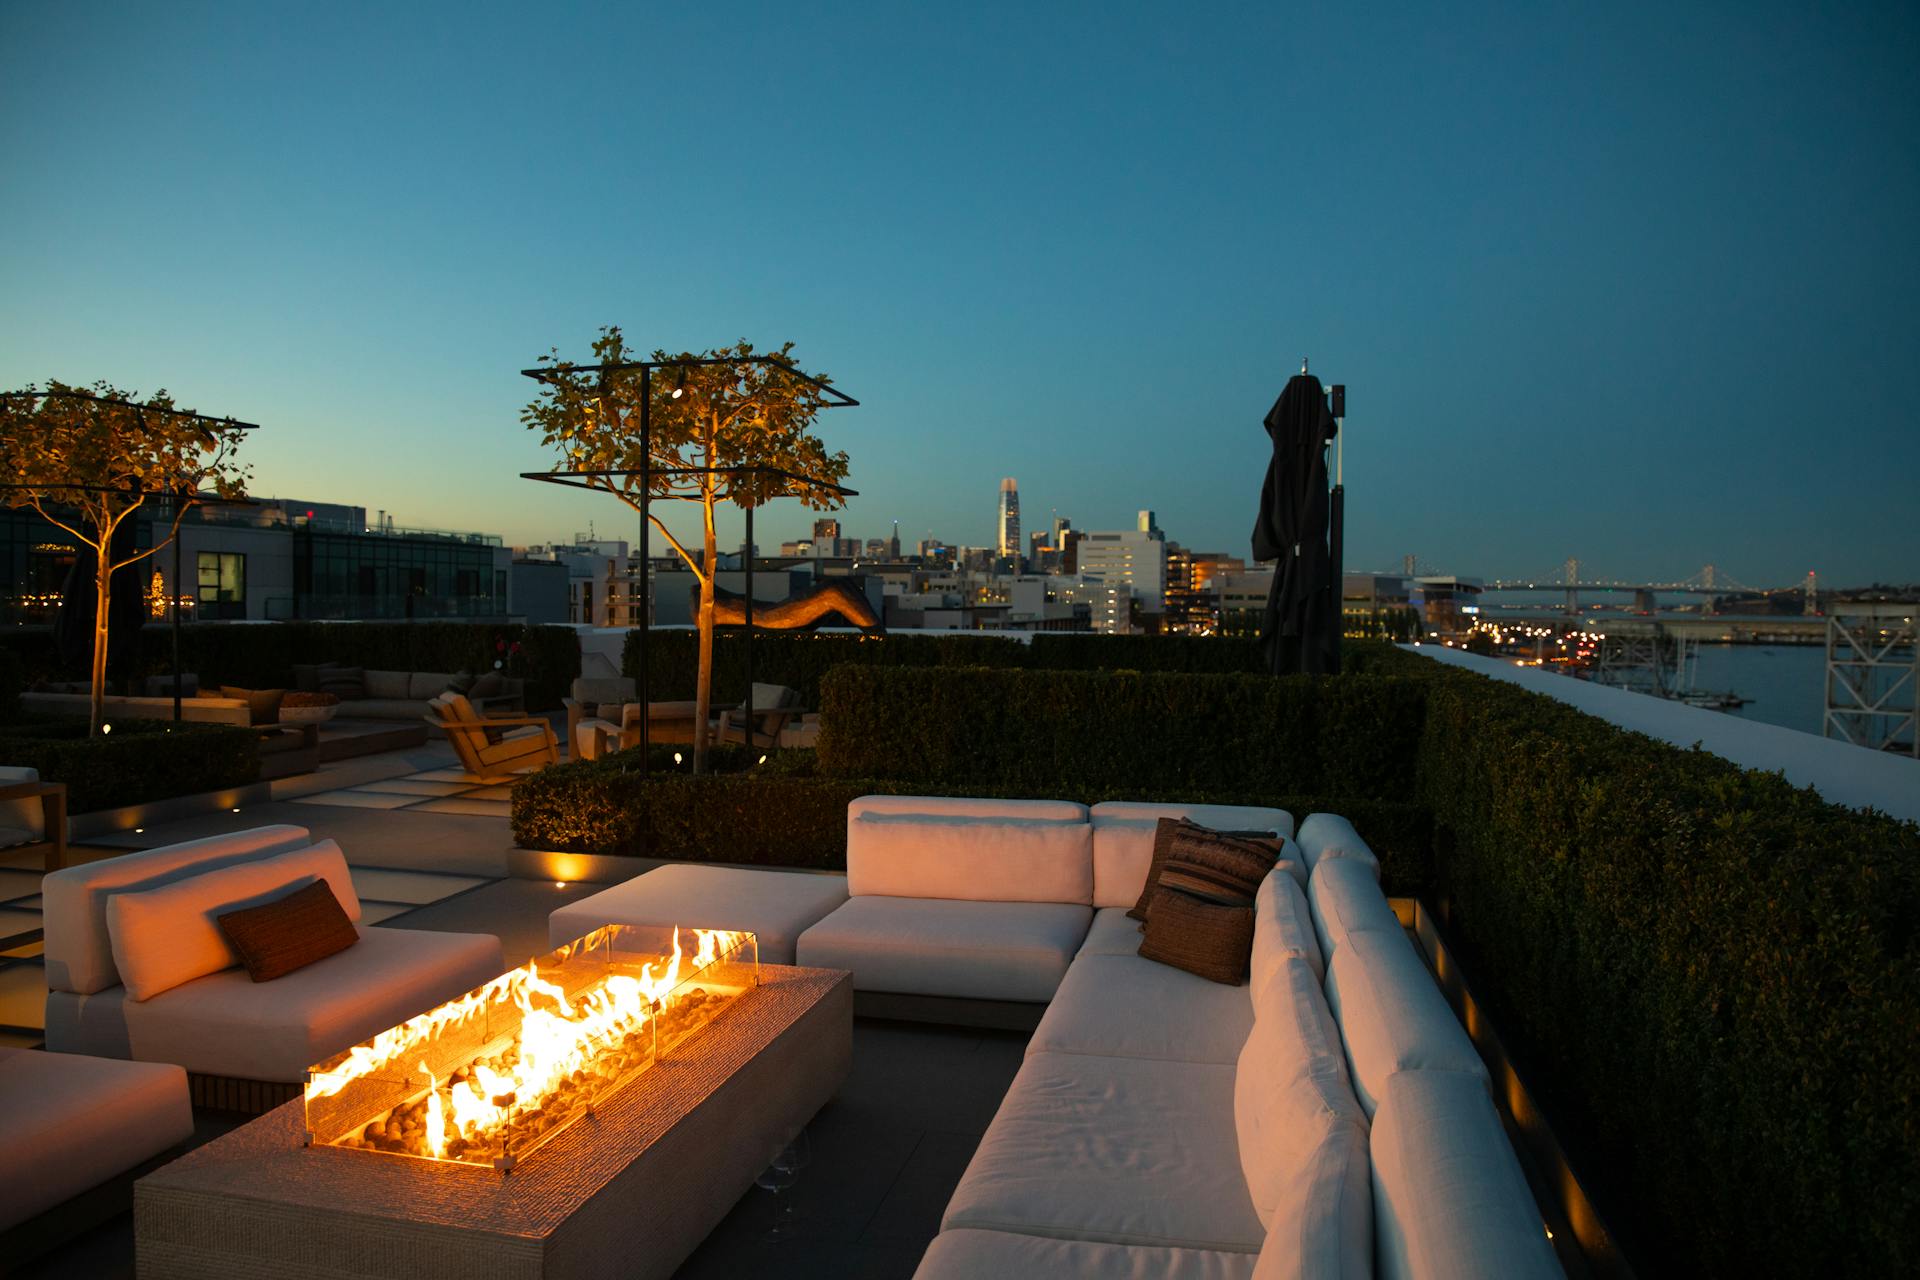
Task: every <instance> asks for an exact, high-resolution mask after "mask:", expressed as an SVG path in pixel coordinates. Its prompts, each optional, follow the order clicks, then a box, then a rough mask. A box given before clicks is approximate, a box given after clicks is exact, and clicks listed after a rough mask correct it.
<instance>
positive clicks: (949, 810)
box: [847, 796, 1131, 905]
mask: <svg viewBox="0 0 1920 1280" xmlns="http://www.w3.org/2000/svg"><path fill="white" fill-rule="evenodd" d="M864 813H917V814H935V815H944V816H946V817H952V818H1019V819H1022V820H1024V821H1027V822H1085V821H1086V820H1087V806H1085V805H1083V804H1079V803H1077V802H1075V801H1072V800H994V799H988V798H986V797H981V796H860V797H858V798H857V799H855V800H854V801H853V802H852V803H850V804H848V805H847V821H849V822H851V821H853V820H854V819H855V818H857V817H859V816H860V815H861V814H864ZM1129 905H1131V904H1129Z"/></svg>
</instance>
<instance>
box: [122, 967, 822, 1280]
mask: <svg viewBox="0 0 1920 1280" xmlns="http://www.w3.org/2000/svg"><path fill="white" fill-rule="evenodd" d="M852 1055H853V988H852V985H851V980H850V975H848V974H846V973H845V972H842V971H840V970H835V969H803V968H794V967H790V966H784V965H762V966H760V982H759V985H758V986H756V987H754V988H752V989H751V990H749V991H748V992H747V993H746V994H745V995H743V996H742V997H741V998H740V999H739V1000H737V1001H736V1002H735V1003H734V1004H733V1005H731V1006H730V1007H728V1008H727V1009H726V1010H725V1011H723V1012H722V1013H721V1014H720V1016H718V1017H717V1018H715V1019H714V1021H712V1022H711V1023H709V1024H707V1025H706V1026H705V1027H704V1028H703V1029H702V1030H701V1031H700V1032H699V1033H698V1035H696V1036H694V1037H693V1038H690V1039H689V1040H687V1041H686V1042H684V1043H683V1044H682V1045H681V1046H679V1047H678V1048H676V1049H675V1050H674V1051H673V1052H672V1053H671V1054H669V1055H668V1056H666V1057H665V1058H663V1059H661V1060H660V1061H659V1062H657V1063H655V1064H654V1065H653V1066H651V1067H649V1068H648V1069H647V1070H646V1071H645V1072H644V1073H643V1074H642V1075H641V1076H639V1077H638V1078H636V1079H635V1080H634V1081H633V1082H631V1083H629V1084H628V1085H626V1086H624V1087H623V1088H622V1089H620V1090H619V1091H618V1092H617V1093H615V1094H614V1095H613V1096H612V1097H610V1098H608V1099H607V1100H606V1103H605V1105H603V1106H601V1107H600V1108H598V1109H597V1110H596V1112H595V1114H594V1115H592V1116H590V1117H587V1118H585V1119H583V1120H581V1121H579V1122H577V1123H575V1124H573V1125H571V1126H569V1127H568V1128H567V1129H565V1130H564V1131H563V1132H561V1133H559V1134H558V1135H556V1136H555V1137H554V1138H553V1139H552V1140H551V1141H550V1142H548V1143H547V1144H546V1145H544V1146H543V1147H541V1148H540V1149H539V1150H538V1151H537V1152H535V1153H534V1154H533V1156H531V1157H530V1158H529V1159H528V1160H527V1161H526V1162H525V1163H524V1164H522V1165H520V1166H518V1167H516V1168H515V1169H514V1170H513V1171H512V1172H511V1173H500V1172H497V1171H495V1170H493V1169H490V1168H485V1167H481V1166H475V1165H459V1164H449V1163H443V1162H438V1161H428V1160H417V1159H411V1158H407V1157H404V1156H387V1155H382V1154H379V1153H374V1152H366V1151H349V1150H343V1149H340V1148H337V1147H327V1146H313V1147H309V1146H307V1145H306V1144H305V1141H304V1139H305V1119H304V1113H303V1110H302V1106H301V1103H300V1101H299V1100H297V1099H296V1100H295V1101H293V1102H290V1103H288V1104H286V1105H285V1106H283V1107H280V1108H279V1109H277V1110H275V1111H272V1112H269V1113H268V1114H266V1115H264V1116H261V1117H260V1118H259V1119H258V1120H255V1121H253V1122H252V1123H251V1124H248V1125H245V1126H243V1127H242V1128H239V1129H236V1130H235V1131H233V1132H232V1133H230V1134H227V1135H226V1136H225V1137H222V1138H218V1139H216V1140H215V1141H213V1142H210V1143H208V1144H207V1145H205V1146H203V1147H200V1148H199V1149H197V1150H195V1151H192V1152H190V1153H188V1154H187V1155H185V1156H183V1157H181V1158H180V1159H179V1160H176V1161H174V1162H173V1163H172V1164H169V1165H167V1166H166V1167H164V1168H162V1169H160V1170H158V1171H157V1172H155V1173H152V1174H149V1175H148V1176H147V1177H145V1178H142V1179H141V1180H140V1181H139V1182H138V1183H136V1184H135V1187H134V1235H135V1242H136V1247H137V1249H138V1269H139V1274H140V1275H141V1276H143V1277H176V1276H177V1277H194V1278H195V1280H198V1278H199V1277H204V1276H210V1275H220V1276H249V1275H259V1276H272V1277H276V1278H278V1277H287V1278H288V1280H295V1278H299V1277H314V1278H316V1280H318V1278H319V1277H327V1278H329V1280H337V1278H338V1277H349V1276H380V1277H428V1278H431V1277H446V1278H447V1280H474V1278H475V1277H487V1278H488V1280H521V1278H522V1277H527V1278H529V1280H531V1278H533V1277H540V1278H542V1280H546V1278H549V1277H573V1276H580V1277H593V1278H594V1280H604V1277H607V1276H668V1275H671V1274H672V1273H673V1270H674V1269H675V1268H676V1267H677V1266H679V1265H680V1263H681V1262H682V1261H684V1260H685V1259H686V1257H687V1256H688V1255H689V1254H690V1253H692V1252H693V1250H694V1249H695V1248H696V1247H698V1245H699V1244H700V1242H701V1241H702V1240H704V1239H705V1238H706V1236H707V1234H708V1233H709V1232H711V1231H712V1230H713V1228H714V1227H715V1226H716V1225H717V1224H718V1223H719V1222H720V1220H721V1219H722V1218H723V1217H725V1216H726V1214H727V1211H728V1210H729V1209H731V1208H732V1207H733V1205H734V1203H735V1202H736V1201H738V1200H739V1198H740V1197H741V1196H742V1195H743V1194H745V1192H746V1191H747V1189H748V1188H749V1187H751V1186H752V1185H753V1180H754V1176H755V1175H756V1174H758V1173H759V1172H760V1170H761V1169H762V1168H764V1167H765V1166H766V1164H767V1162H768V1160H769V1159H770V1158H771V1156H772V1155H773V1153H774V1152H775V1151H777V1150H778V1149H779V1148H780V1147H781V1146H782V1145H783V1144H784V1143H786V1142H787V1141H788V1140H790V1139H791V1138H792V1136H793V1135H794V1134H795V1133H796V1132H798V1131H799V1129H800V1128H801V1126H802V1125H804V1124H805V1123H806V1122H807V1121H808V1120H810V1119H812V1117H813V1115H814V1113H815V1112H817V1111H818V1110H819V1109H820V1108H821V1107H822V1106H823V1105H824V1104H825V1103H826V1101H827V1100H828V1099H829V1098H830V1097H832V1096H833V1093H834V1091H835V1090H836V1089H838V1088H839V1086H840V1084H841V1083H842V1082H843V1081H844V1080H845V1079H846V1076H847V1071H848V1067H849V1065H850V1063H851V1060H852Z"/></svg>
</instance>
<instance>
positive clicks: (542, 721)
mask: <svg viewBox="0 0 1920 1280" xmlns="http://www.w3.org/2000/svg"><path fill="white" fill-rule="evenodd" d="M466 723H468V724H472V725H475V726H478V727H479V728H482V729H500V728H505V727H506V726H508V725H522V724H537V725H544V726H545V727H547V728H549V729H551V728H553V721H551V720H549V719H547V718H546V717H545V716H481V717H480V718H479V719H478V720H469V721H467V722H466Z"/></svg>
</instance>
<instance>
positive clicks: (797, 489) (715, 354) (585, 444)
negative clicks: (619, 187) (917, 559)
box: [520, 328, 847, 772]
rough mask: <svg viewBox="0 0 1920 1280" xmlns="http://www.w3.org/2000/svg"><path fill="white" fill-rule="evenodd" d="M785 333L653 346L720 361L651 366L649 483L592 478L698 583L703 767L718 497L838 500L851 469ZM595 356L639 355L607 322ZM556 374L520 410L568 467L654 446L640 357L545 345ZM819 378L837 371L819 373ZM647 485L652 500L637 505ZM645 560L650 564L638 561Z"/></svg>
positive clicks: (616, 465) (615, 459) (818, 507)
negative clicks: (640, 519)
mask: <svg viewBox="0 0 1920 1280" xmlns="http://www.w3.org/2000/svg"><path fill="white" fill-rule="evenodd" d="M792 350H793V344H792V343H790V342H789V343H787V344H786V345H784V346H782V347H781V348H780V349H779V350H777V351H769V352H766V353H764V357H771V358H772V363H759V362H757V361H759V360H761V359H763V358H764V357H763V356H761V355H760V354H759V353H756V352H755V351H754V349H753V346H752V344H751V343H748V342H745V341H741V342H739V343H737V344H735V345H733V346H731V347H722V348H719V349H717V350H714V351H709V352H705V353H703V354H696V353H694V352H690V351H683V352H681V353H679V354H678V355H671V354H669V353H667V352H665V351H655V352H654V353H653V355H652V356H650V357H647V358H648V359H650V360H652V361H653V362H654V363H656V364H663V365H666V364H671V362H673V361H692V360H706V359H715V360H719V361H721V363H717V364H681V365H674V366H673V367H668V368H660V369H655V370H654V373H653V378H652V404H651V405H650V406H649V409H648V425H649V434H650V435H651V466H652V467H653V468H654V469H655V474H654V475H653V478H652V483H651V485H650V486H649V485H645V484H644V483H643V481H642V479H641V477H640V476H639V475H637V474H628V475H618V476H592V477H588V478H587V479H586V481H585V482H586V483H587V484H588V485H590V486H591V487H593V488H596V489H603V490H605V491H606V492H608V493H611V494H612V495H613V496H615V497H617V498H619V499H620V500H621V501H622V502H625V503H626V504H627V505H628V506H629V507H632V508H633V509H634V510H635V511H644V513H645V514H646V515H647V517H648V518H649V520H650V521H651V522H652V525H653V527H654V528H655V529H657V530H659V531H660V534H661V536H662V537H664V538H665V539H666V540H667V545H669V546H670V547H672V548H673V550H674V552H675V554H677V555H678V556H679V557H680V559H681V560H682V561H684V562H685V564H686V566H687V568H688V570H689V571H690V572H691V573H692V574H693V575H694V579H695V580H696V581H697V582H698V583H699V584H700V608H699V614H698V620H699V626H700V661H699V669H698V676H697V683H696V685H695V695H694V696H695V704H696V705H695V713H694V745H693V759H694V770H695V771H696V772H704V771H705V769H706V757H707V734H708V729H707V720H708V716H709V714H710V712H711V703H712V683H713V625H714V617H713V607H714V576H713V570H714V567H715V565H716V564H717V562H718V557H717V552H718V548H717V546H716V544H715V539H714V525H713V520H714V509H715V508H716V507H717V506H718V505H719V504H720V503H722V502H731V503H732V504H733V505H735V506H737V507H741V508H745V507H749V506H759V505H762V504H764V503H766V502H767V501H769V500H770V499H772V498H775V497H788V498H798V499H799V500H800V501H801V502H802V503H804V504H805V505H806V506H808V507H810V508H812V509H813V510H815V511H831V510H834V509H835V508H837V507H839V506H841V505H842V504H843V503H842V499H841V497H840V495H839V494H838V493H836V492H835V491H834V490H833V489H832V488H831V487H830V486H833V485H835V484H838V483H839V482H840V481H841V480H842V479H844V478H845V476H846V474H847V455H846V454H844V453H828V452H827V448H826V446H825V445H824V444H822V443H821V441H820V440H819V438H818V437H816V436H814V435H813V434H812V427H813V420H814V417H815V416H816V415H817V414H818V413H819V412H820V410H822V409H823V408H826V407H827V405H828V403H829V400H828V397H827V395H826V393H825V392H824V391H823V390H822V389H821V387H820V386H817V385H815V384H814V383H812V382H809V381H807V380H806V379H804V378H799V377H794V376H792V375H791V374H790V373H789V372H788V370H789V369H791V368H793V367H794V366H793V363H792V360H791V357H790V354H789V353H790V352H791V351H792ZM593 355H594V359H593V362H592V363H595V364H618V363H622V362H626V361H632V360H635V359H636V358H638V357H637V356H636V354H635V353H634V352H633V351H632V350H630V349H629V348H628V347H627V345H626V342H625V340H624V339H623V338H622V337H621V334H620V330H619V329H618V328H605V329H602V330H601V331H600V337H599V338H598V339H597V340H595V342H594V344H593ZM540 360H541V363H542V364H544V365H547V366H548V368H549V370H550V372H549V374H548V378H549V381H547V382H544V383H543V384H542V387H541V391H540V394H539V396H538V397H537V398H536V399H535V400H534V401H533V402H532V403H531V404H529V405H528V406H527V407H526V409H525V410H524V411H523V412H522V413H521V415H520V416H521V420H522V421H523V422H525V423H526V425H527V426H528V427H529V428H530V429H532V430H534V431H537V432H539V433H540V441H541V443H542V444H546V445H551V446H553V447H555V448H557V449H558V450H559V452H560V455H561V459H562V463H561V465H562V468H563V469H565V470H567V471H575V472H579V471H588V472H592V471H628V472H637V471H638V470H639V469H640V467H641V466H642V464H643V460H644V459H645V458H646V457H647V446H646V445H645V444H644V443H643V441H642V436H641V429H640V428H641V422H640V398H641V396H642V395H643V394H644V393H643V391H642V386H643V380H642V376H641V372H640V371H639V370H637V369H635V370H627V371H621V372H614V373H609V374H605V375H603V374H601V373H599V372H596V371H592V370H583V369H580V368H578V367H577V366H576V365H574V364H573V363H571V362H568V361H564V360H561V359H560V358H559V356H558V354H557V353H554V354H550V355H546V356H542V357H541V358H540ZM812 376H814V377H816V378H818V379H819V381H820V382H821V383H827V382H830V381H831V379H828V378H825V377H822V376H820V375H818V374H815V375H812ZM750 467H767V468H775V469H778V470H780V471H784V472H788V473H791V475H792V476H797V477H799V478H798V479H790V478H787V477H783V476H770V475H764V474H762V475H755V474H751V473H743V472H742V471H741V469H742V468H750ZM643 494H644V495H645V496H646V497H647V498H648V500H649V501H648V506H647V507H644V508H643V506H642V497H643ZM661 502H692V503H696V504H698V505H699V507H700V513H701V531H702V545H701V547H700V548H699V549H698V550H693V549H689V548H688V547H687V546H686V545H685V544H684V543H683V542H681V540H680V539H679V538H677V537H675V536H674V533H673V531H672V530H671V529H669V528H667V526H666V525H665V524H664V523H662V522H661V520H660V517H659V515H658V514H657V513H658V510H659V508H658V506H657V505H654V504H658V503H661ZM642 571H643V572H644V571H645V570H644V567H643V570H642Z"/></svg>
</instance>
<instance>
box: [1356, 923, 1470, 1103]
mask: <svg viewBox="0 0 1920 1280" xmlns="http://www.w3.org/2000/svg"><path fill="white" fill-rule="evenodd" d="M1326 991H1327V1004H1328V1006H1329V1007H1330V1008H1332V1010H1333V1016H1334V1018H1335V1019H1336V1020H1337V1021H1338V1022H1339V1023H1340V1038H1341V1039H1342V1040H1343V1041H1344V1042H1345V1043H1346V1047H1347V1063H1348V1065H1349V1066H1351V1067H1352V1068H1353V1091H1354V1093H1355V1095H1356V1096H1358V1097H1359V1099H1360V1105H1361V1106H1362V1107H1364V1108H1365V1109H1366V1112H1367V1114H1368V1115H1369V1116H1372V1115H1373V1114H1374V1112H1375V1111H1377V1110H1379V1107H1380V1103H1381V1101H1382V1100H1383V1099H1384V1098H1385V1097H1386V1091H1387V1084H1388V1082H1389V1081H1390V1080H1391V1079H1392V1078H1393V1076H1394V1075H1395V1074H1396V1073H1398V1072H1402V1071H1455V1072H1459V1073H1460V1074H1462V1075H1471V1076H1474V1077H1476V1078H1478V1079H1479V1081H1480V1087H1481V1089H1483V1090H1487V1089H1490V1088H1491V1087H1492V1086H1491V1085H1490V1084H1489V1083H1488V1076H1487V1068H1486V1064H1485V1063H1483V1062H1482V1061H1481V1060H1480V1054H1479V1051H1478V1050H1476V1049H1475V1048H1474V1047H1473V1041H1472V1040H1470V1039H1468V1038H1467V1033H1466V1030H1465V1029H1464V1028H1463V1027H1461V1025H1460V1020H1459V1019H1458V1018H1456V1017H1455V1016H1454V1014H1453V1008H1452V1006H1450V1005H1448V1004H1447V999H1446V997H1445V996H1443V995H1441V994H1440V988H1439V987H1438V986H1437V985H1435V983H1434V980H1433V975H1432V974H1431V973H1430V972H1428V970H1427V966H1426V965H1425V964H1424V963H1423V962H1422V961H1421V959H1420V956H1419V954H1418V953H1416V952H1415V951H1414V949H1413V943H1412V942H1411V941H1409V940H1408V938H1407V935H1406V934H1405V933H1403V932H1401V931H1400V929H1399V928H1398V927H1397V926H1396V927H1395V928H1394V929H1392V930H1386V929H1362V930H1358V931H1356V932H1354V933H1351V934H1349V935H1348V936H1347V939H1346V941H1345V942H1344V943H1343V944H1342V945H1340V946H1339V947H1337V948H1335V949H1334V952H1333V954H1332V955H1330V956H1329V957H1328V958H1327V986H1326Z"/></svg>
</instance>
